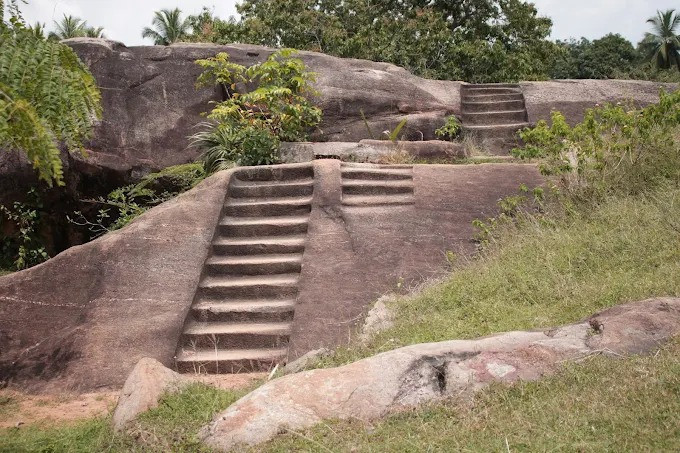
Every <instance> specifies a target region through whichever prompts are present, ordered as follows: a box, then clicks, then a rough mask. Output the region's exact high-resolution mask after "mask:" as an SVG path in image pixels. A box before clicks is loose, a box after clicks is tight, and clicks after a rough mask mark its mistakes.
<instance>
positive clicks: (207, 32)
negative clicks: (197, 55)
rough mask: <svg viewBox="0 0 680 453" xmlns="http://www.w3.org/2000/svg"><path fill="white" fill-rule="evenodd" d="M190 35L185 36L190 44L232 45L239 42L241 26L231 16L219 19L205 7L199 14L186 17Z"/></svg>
mask: <svg viewBox="0 0 680 453" xmlns="http://www.w3.org/2000/svg"><path fill="white" fill-rule="evenodd" d="M187 22H188V23H189V28H190V29H191V33H190V34H189V35H187V36H186V40H187V41H190V42H215V43H222V44H226V43H233V42H238V41H240V40H241V36H242V34H243V33H242V30H243V26H242V25H241V24H240V23H239V22H237V21H236V19H235V18H234V17H233V16H232V17H229V19H227V20H223V19H220V18H219V17H217V16H215V15H214V14H213V12H212V11H211V10H210V9H208V8H207V7H205V6H204V7H203V9H202V10H201V12H200V13H199V14H193V15H190V16H188V17H187Z"/></svg>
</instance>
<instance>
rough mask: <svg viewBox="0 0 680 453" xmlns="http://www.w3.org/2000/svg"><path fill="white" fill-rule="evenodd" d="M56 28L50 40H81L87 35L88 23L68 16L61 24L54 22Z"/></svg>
mask: <svg viewBox="0 0 680 453" xmlns="http://www.w3.org/2000/svg"><path fill="white" fill-rule="evenodd" d="M54 27H55V30H54V31H53V32H51V33H50V38H51V39H56V40H62V39H69V38H81V37H83V36H85V35H86V33H87V22H85V21H84V20H82V19H80V18H79V17H74V16H67V15H66V14H64V17H63V18H62V19H61V20H60V21H59V22H57V21H54Z"/></svg>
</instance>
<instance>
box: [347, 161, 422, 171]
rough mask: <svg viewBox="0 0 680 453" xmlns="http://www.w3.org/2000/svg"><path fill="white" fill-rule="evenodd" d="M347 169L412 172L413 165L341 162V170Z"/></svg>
mask: <svg viewBox="0 0 680 453" xmlns="http://www.w3.org/2000/svg"><path fill="white" fill-rule="evenodd" d="M348 168H359V169H364V170H366V169H370V170H413V165H404V164H370V163H360V162H343V163H342V164H341V169H342V170H345V169H348Z"/></svg>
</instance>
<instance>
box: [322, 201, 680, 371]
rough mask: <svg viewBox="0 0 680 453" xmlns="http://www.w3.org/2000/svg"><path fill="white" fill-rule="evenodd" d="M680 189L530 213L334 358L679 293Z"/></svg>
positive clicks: (577, 316)
mask: <svg viewBox="0 0 680 453" xmlns="http://www.w3.org/2000/svg"><path fill="white" fill-rule="evenodd" d="M679 225H680V189H677V188H670V189H663V190H660V191H656V192H654V193H653V195H641V196H636V197H617V198H613V199H610V200H608V201H605V202H604V203H602V204H600V205H599V206H595V207H592V208H591V209H590V210H585V211H581V212H576V213H572V214H571V215H569V216H566V217H564V218H561V219H559V220H554V221H550V222H548V221H543V222H541V221H537V220H535V219H530V220H527V221H525V222H524V224H523V225H522V226H521V227H520V228H518V229H516V230H513V231H508V232H506V234H503V235H501V236H502V238H501V239H500V243H499V244H497V246H495V247H494V250H493V251H492V252H491V253H488V254H484V255H482V256H481V257H479V258H478V259H476V260H473V261H471V262H469V263H464V265H462V266H460V268H459V269H457V270H456V271H455V272H454V273H453V274H452V275H451V276H450V278H448V279H447V280H446V281H445V282H443V283H441V284H438V285H435V286H433V287H429V288H428V289H426V290H425V291H424V292H423V293H421V294H418V295H416V296H412V297H402V298H400V299H397V301H396V302H395V303H393V305H392V308H393V309H394V310H395V312H396V324H395V326H394V327H393V328H391V329H389V330H387V331H385V332H382V333H381V334H379V335H377V336H376V337H375V338H374V339H373V341H371V342H370V343H369V344H368V345H367V346H363V347H362V346H359V345H351V346H350V347H345V348H341V349H338V350H337V351H336V353H335V354H334V355H332V356H330V357H329V358H327V359H324V361H323V362H322V364H321V365H322V366H335V365H340V364H344V363H348V362H351V361H354V360H356V359H359V358H362V357H366V356H369V355H373V354H375V353H377V352H381V351H385V350H389V349H394V348H395V347H399V346H403V345H409V344H415V343H424V342H433V341H443V340H448V339H453V338H474V337H479V336H483V335H488V334H492V333H497V332H505V331H511V330H527V329H534V328H542V327H549V326H555V325H561V324H566V323H572V322H576V321H578V320H581V319H583V318H585V317H587V316H589V315H591V314H593V313H595V312H597V311H599V310H602V309H604V308H606V307H611V306H613V305H616V304H620V303H625V302H631V301H636V300H641V299H645V298H648V297H655V296H680V279H679V278H678V276H679V275H680V230H678V226H679Z"/></svg>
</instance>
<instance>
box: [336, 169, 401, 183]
mask: <svg viewBox="0 0 680 453" xmlns="http://www.w3.org/2000/svg"><path fill="white" fill-rule="evenodd" d="M342 178H343V179H364V180H366V179H368V180H375V181H385V180H409V179H413V170H411V169H410V168H362V167H346V168H343V169H342Z"/></svg>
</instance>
